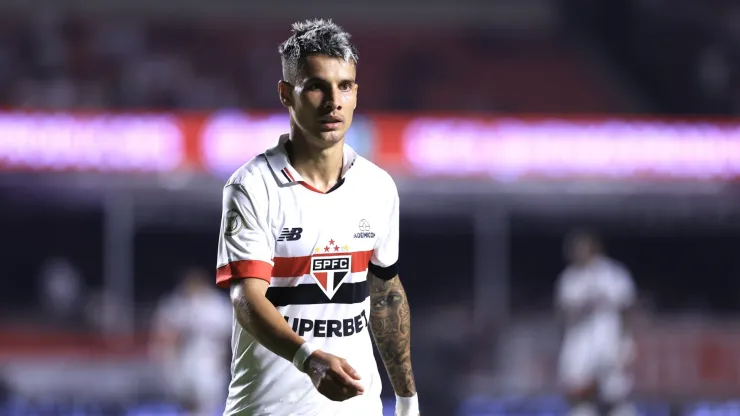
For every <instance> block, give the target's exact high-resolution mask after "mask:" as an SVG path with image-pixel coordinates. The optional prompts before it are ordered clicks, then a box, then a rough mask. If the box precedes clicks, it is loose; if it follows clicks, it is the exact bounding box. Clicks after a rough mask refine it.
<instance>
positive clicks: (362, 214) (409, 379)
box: [216, 20, 419, 416]
mask: <svg viewBox="0 0 740 416" xmlns="http://www.w3.org/2000/svg"><path fill="white" fill-rule="evenodd" d="M349 38H350V35H349V34H348V33H347V32H345V31H344V30H342V28H340V27H339V26H337V25H335V24H334V23H332V22H331V21H326V20H310V21H306V22H300V23H296V24H294V25H293V35H292V36H291V37H290V38H288V40H286V41H285V42H284V43H283V44H282V45H280V48H279V52H280V55H281V60H282V67H283V79H282V80H281V81H280V82H279V84H278V93H279V98H280V101H281V103H282V105H283V106H284V107H285V108H286V111H287V112H288V113H289V115H290V125H286V126H285V127H286V130H287V131H289V133H288V134H285V135H283V136H281V137H280V138H279V140H278V137H276V138H275V140H276V146H275V147H273V148H271V149H269V150H267V151H266V152H265V153H262V154H260V155H258V156H257V157H255V158H253V159H252V160H251V161H248V162H247V163H246V164H245V165H244V166H242V167H241V168H240V169H238V170H237V171H236V172H235V173H234V174H233V175H232V177H231V178H230V179H229V181H228V182H227V184H226V186H225V187H224V195H223V222H222V226H221V234H220V242H219V247H218V270H217V275H216V276H217V277H216V282H217V283H218V284H219V285H220V286H222V287H224V288H230V289H231V298H232V302H233V305H234V310H235V315H234V316H235V321H234V341H233V348H232V351H233V364H232V380H231V385H230V388H229V398H228V400H227V402H226V411H225V414H226V415H231V416H233V415H244V416H246V415H306V416H332V415H342V416H344V415H346V416H380V415H382V414H383V413H382V402H381V400H380V392H381V389H382V385H381V380H380V375H379V372H378V367H377V364H376V362H375V357H374V355H373V347H372V341H371V337H370V333H371V332H372V334H373V336H374V338H375V344H376V345H377V347H378V350H379V352H380V355H381V357H382V358H383V361H384V363H385V366H386V369H387V371H388V375H389V377H390V380H391V383H392V385H393V389H394V391H395V393H396V415H398V416H418V415H419V405H418V399H417V396H416V386H415V383H414V378H413V373H412V371H411V352H410V336H411V334H410V314H409V305H408V300H407V299H406V292H405V291H404V289H403V286H402V285H401V281H400V280H399V277H398V268H397V262H398V241H399V240H398V238H399V236H398V232H399V197H398V191H397V189H396V184H395V182H394V181H393V178H392V177H391V176H390V175H389V174H388V173H387V172H385V171H383V170H382V169H381V168H379V167H378V166H376V165H374V164H373V163H372V162H370V161H368V160H367V159H365V158H363V157H361V156H359V155H357V154H356V153H355V151H354V150H353V149H352V148H351V147H350V146H348V145H347V144H345V142H344V137H345V134H346V132H347V129H349V127H350V125H351V123H352V117H353V113H354V110H355V107H356V106H357V89H358V86H357V83H356V79H355V77H356V65H357V59H358V58H357V51H356V49H355V47H354V46H353V45H352V44H351V43H350V42H349ZM245 134H246V136H245V140H249V132H245Z"/></svg>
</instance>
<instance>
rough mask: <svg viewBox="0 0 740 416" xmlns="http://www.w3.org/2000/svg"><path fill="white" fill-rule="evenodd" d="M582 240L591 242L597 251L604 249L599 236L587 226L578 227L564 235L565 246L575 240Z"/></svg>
mask: <svg viewBox="0 0 740 416" xmlns="http://www.w3.org/2000/svg"><path fill="white" fill-rule="evenodd" d="M583 240H585V241H588V242H589V243H591V244H592V245H593V247H595V248H596V250H598V251H601V250H603V249H604V246H603V243H602V240H601V236H600V235H599V233H598V232H597V231H596V230H594V229H591V228H588V227H578V228H575V229H573V230H571V231H570V232H569V233H568V234H567V235H566V236H565V244H566V245H567V246H570V245H572V244H573V243H575V242H577V241H583Z"/></svg>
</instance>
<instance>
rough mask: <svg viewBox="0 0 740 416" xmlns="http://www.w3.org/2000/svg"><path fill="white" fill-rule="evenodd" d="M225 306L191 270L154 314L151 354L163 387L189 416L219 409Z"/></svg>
mask: <svg viewBox="0 0 740 416" xmlns="http://www.w3.org/2000/svg"><path fill="white" fill-rule="evenodd" d="M231 309H232V308H231V304H230V303H229V299H228V297H226V296H224V294H223V293H220V292H219V291H218V290H216V288H214V287H213V285H212V284H211V283H210V279H208V273H207V272H206V271H204V270H200V269H192V270H189V271H187V273H185V276H184V278H183V280H182V282H181V284H180V285H179V287H178V288H177V290H176V291H175V292H174V293H171V294H169V295H168V296H166V297H164V298H163V299H162V300H161V301H160V303H159V305H158V307H157V310H156V312H155V315H154V324H153V334H152V341H153V342H152V345H151V350H152V353H153V354H154V358H155V359H156V364H158V365H159V366H160V369H161V375H162V376H163V377H164V380H163V382H164V384H165V385H166V386H167V387H168V390H169V391H170V393H171V394H172V395H173V397H174V398H176V399H177V401H178V402H180V403H181V404H182V405H183V407H184V408H185V410H186V412H187V413H186V414H188V415H190V416H210V415H213V414H214V412H216V411H218V410H221V409H223V404H224V398H225V397H226V386H227V383H228V371H229V367H228V365H227V358H228V350H227V348H224V345H225V344H226V343H227V342H228V339H229V335H231V325H230V324H229V321H228V320H229V319H230V318H231V315H232V312H231Z"/></svg>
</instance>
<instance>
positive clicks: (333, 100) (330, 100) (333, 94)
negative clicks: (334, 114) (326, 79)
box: [324, 88, 342, 111]
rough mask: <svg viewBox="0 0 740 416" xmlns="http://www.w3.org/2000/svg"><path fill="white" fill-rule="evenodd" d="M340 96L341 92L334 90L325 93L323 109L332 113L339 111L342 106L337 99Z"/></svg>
mask: <svg viewBox="0 0 740 416" xmlns="http://www.w3.org/2000/svg"><path fill="white" fill-rule="evenodd" d="M341 96H342V94H341V92H340V91H339V90H338V89H336V88H332V89H331V90H329V91H327V94H326V97H325V101H324V107H325V108H326V109H328V110H332V111H334V110H341V109H342V104H341V103H340V102H339V101H338V98H339V97H341Z"/></svg>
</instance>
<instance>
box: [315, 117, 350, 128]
mask: <svg viewBox="0 0 740 416" xmlns="http://www.w3.org/2000/svg"><path fill="white" fill-rule="evenodd" d="M319 122H320V123H321V125H322V127H323V128H325V129H327V130H337V129H339V128H340V127H341V126H342V124H343V123H344V119H342V118H341V117H336V116H326V117H323V118H321V119H320V120H319Z"/></svg>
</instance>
